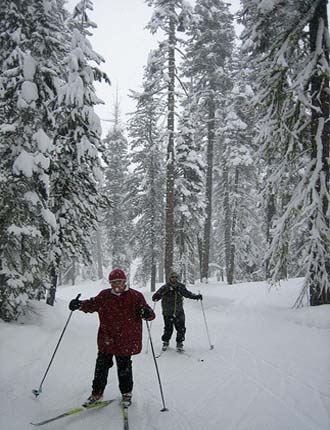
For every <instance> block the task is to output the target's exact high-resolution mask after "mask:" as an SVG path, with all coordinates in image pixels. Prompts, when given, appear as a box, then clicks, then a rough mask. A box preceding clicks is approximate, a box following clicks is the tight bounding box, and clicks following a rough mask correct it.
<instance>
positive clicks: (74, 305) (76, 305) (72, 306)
mask: <svg viewBox="0 0 330 430" xmlns="http://www.w3.org/2000/svg"><path fill="white" fill-rule="evenodd" d="M80 306H81V300H78V299H73V300H71V302H70V303H69V309H70V311H76V310H78V309H80Z"/></svg>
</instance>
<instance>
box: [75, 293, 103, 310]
mask: <svg viewBox="0 0 330 430" xmlns="http://www.w3.org/2000/svg"><path fill="white" fill-rule="evenodd" d="M103 299H104V294H103V293H102V292H101V293H100V294H98V295H97V296H96V297H91V298H90V299H87V300H82V301H81V305H80V308H79V310H80V311H83V312H86V313H93V312H97V311H98V310H99V308H100V306H101V304H102V303H103Z"/></svg>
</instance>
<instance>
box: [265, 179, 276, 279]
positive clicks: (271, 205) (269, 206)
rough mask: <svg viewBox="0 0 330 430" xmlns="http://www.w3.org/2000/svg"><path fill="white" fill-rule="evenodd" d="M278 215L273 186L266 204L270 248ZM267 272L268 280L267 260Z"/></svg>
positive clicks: (267, 235)
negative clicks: (273, 223) (274, 223)
mask: <svg viewBox="0 0 330 430" xmlns="http://www.w3.org/2000/svg"><path fill="white" fill-rule="evenodd" d="M275 215H276V205H275V195H274V192H273V190H272V189H271V186H269V187H268V190H267V203H266V242H267V246H268V247H269V246H270V244H271V242H272V233H271V230H272V222H273V219H274V216H275ZM265 271H266V279H269V277H270V268H269V261H268V259H266V261H265Z"/></svg>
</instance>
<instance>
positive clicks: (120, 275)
mask: <svg viewBox="0 0 330 430" xmlns="http://www.w3.org/2000/svg"><path fill="white" fill-rule="evenodd" d="M126 279H127V277H126V275H125V272H124V271H123V270H121V269H113V270H111V272H110V273H109V282H111V281H118V280H124V281H126Z"/></svg>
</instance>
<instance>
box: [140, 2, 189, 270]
mask: <svg viewBox="0 0 330 430" xmlns="http://www.w3.org/2000/svg"><path fill="white" fill-rule="evenodd" d="M146 2H147V4H148V5H149V6H152V7H154V13H153V16H152V18H151V20H150V22H149V24H148V28H149V29H150V30H151V32H152V33H156V31H158V30H162V31H163V32H164V34H165V36H166V37H167V40H166V41H165V42H163V43H162V47H163V49H165V50H166V51H167V54H166V55H167V78H166V81H167V159H166V206H165V272H166V278H167V277H168V276H169V273H170V271H171V270H173V258H174V238H175V219H174V211H175V206H174V188H175V109H176V92H175V83H176V79H175V77H176V58H175V52H176V47H177V44H178V39H177V36H176V30H177V28H179V29H180V30H183V28H184V22H185V21H186V22H187V21H188V20H189V17H190V14H191V11H190V7H189V6H188V4H187V3H186V2H184V1H183V0H146Z"/></svg>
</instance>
